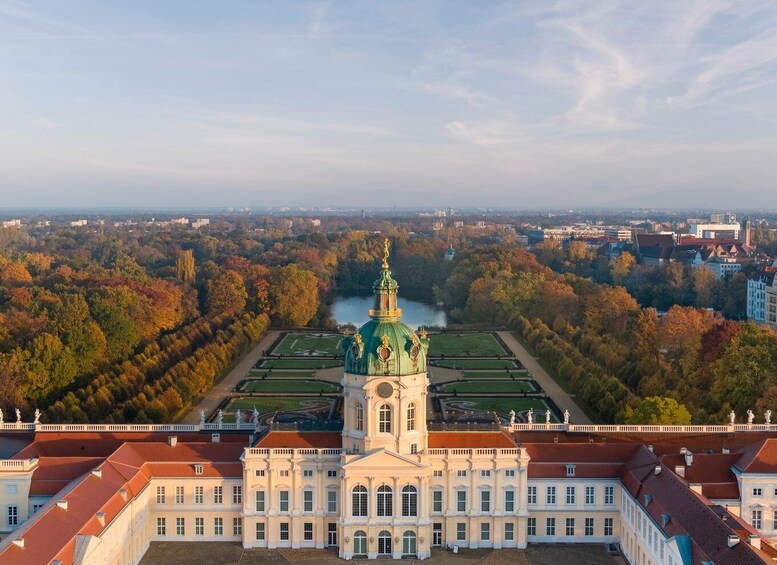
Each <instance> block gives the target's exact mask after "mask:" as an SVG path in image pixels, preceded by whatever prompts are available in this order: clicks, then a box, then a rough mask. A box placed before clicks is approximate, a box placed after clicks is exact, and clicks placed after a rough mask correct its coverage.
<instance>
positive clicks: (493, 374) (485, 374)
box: [462, 371, 529, 379]
mask: <svg viewBox="0 0 777 565" xmlns="http://www.w3.org/2000/svg"><path fill="white" fill-rule="evenodd" d="M528 374H529V373H528V371H509V372H508V371H464V372H463V373H462V375H463V377H464V378H465V379H510V377H515V378H517V379H518V378H525V377H526V375H528Z"/></svg>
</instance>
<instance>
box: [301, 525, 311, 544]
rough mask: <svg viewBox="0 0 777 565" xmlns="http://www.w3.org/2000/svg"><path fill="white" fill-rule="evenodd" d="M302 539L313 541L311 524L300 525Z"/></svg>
mask: <svg viewBox="0 0 777 565" xmlns="http://www.w3.org/2000/svg"><path fill="white" fill-rule="evenodd" d="M302 539H303V540H305V541H313V522H305V523H304V524H302Z"/></svg>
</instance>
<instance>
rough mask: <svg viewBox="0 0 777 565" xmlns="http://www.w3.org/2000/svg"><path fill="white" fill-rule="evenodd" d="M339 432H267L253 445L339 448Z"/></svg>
mask: <svg viewBox="0 0 777 565" xmlns="http://www.w3.org/2000/svg"><path fill="white" fill-rule="evenodd" d="M342 446H343V436H342V435H341V434H340V432H269V433H267V434H266V435H265V436H264V437H262V438H261V439H260V440H259V441H258V442H256V445H254V447H268V448H269V447H290V448H319V449H326V448H334V449H337V448H340V447H342Z"/></svg>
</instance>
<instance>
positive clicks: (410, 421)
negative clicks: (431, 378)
mask: <svg viewBox="0 0 777 565" xmlns="http://www.w3.org/2000/svg"><path fill="white" fill-rule="evenodd" d="M414 429H415V404H414V403H412V402H411V403H410V405H409V406H408V407H407V431H409V432H410V431H413V430H414Z"/></svg>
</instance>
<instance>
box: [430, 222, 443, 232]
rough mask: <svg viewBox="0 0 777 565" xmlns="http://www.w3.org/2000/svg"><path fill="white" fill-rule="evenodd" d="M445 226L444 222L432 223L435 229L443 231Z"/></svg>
mask: <svg viewBox="0 0 777 565" xmlns="http://www.w3.org/2000/svg"><path fill="white" fill-rule="evenodd" d="M444 228H445V223H444V222H434V224H432V230H433V231H442V230H443V229H444Z"/></svg>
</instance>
